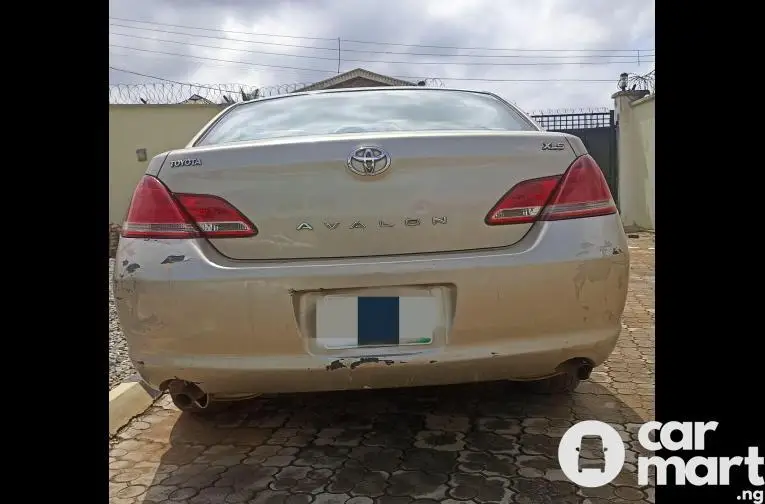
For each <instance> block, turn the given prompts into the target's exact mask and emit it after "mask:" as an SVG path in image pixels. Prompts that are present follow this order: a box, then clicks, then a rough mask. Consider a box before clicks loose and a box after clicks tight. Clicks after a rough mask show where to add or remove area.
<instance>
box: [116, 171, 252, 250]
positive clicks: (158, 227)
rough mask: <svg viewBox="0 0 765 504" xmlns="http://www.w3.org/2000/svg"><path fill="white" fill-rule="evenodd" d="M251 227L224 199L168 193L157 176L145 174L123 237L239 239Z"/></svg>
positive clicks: (123, 227) (249, 231)
mask: <svg viewBox="0 0 765 504" xmlns="http://www.w3.org/2000/svg"><path fill="white" fill-rule="evenodd" d="M257 233H258V231H257V229H256V228H255V226H254V225H253V224H252V223H251V222H250V221H249V219H247V218H246V217H245V216H244V215H242V214H241V213H240V212H239V211H238V210H237V209H236V208H234V207H233V206H232V205H231V204H230V203H228V202H227V201H226V200H224V199H222V198H219V197H218V196H211V195H206V194H172V193H171V192H170V190H169V189H168V188H167V187H165V185H164V184H163V183H162V182H160V181H159V179H157V178H155V177H152V176H149V175H145V176H144V177H143V178H142V179H141V181H140V182H139V183H138V187H136V189H135V192H134V193H133V199H132V200H131V202H130V208H129V209H128V214H127V217H126V218H125V223H124V224H123V225H122V236H124V237H125V238H163V239H168V238H171V239H172V238H198V237H205V238H240V237H247V236H255V235H256V234H257Z"/></svg>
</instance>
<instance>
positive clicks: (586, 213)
mask: <svg viewBox="0 0 765 504" xmlns="http://www.w3.org/2000/svg"><path fill="white" fill-rule="evenodd" d="M613 213H616V204H614V200H613V197H612V196H611V190H610V189H609V188H608V184H607V183H606V179H605V177H603V172H602V171H601V170H600V167H599V166H598V164H597V163H596V162H595V160H594V159H592V157H590V156H589V155H584V156H580V157H578V158H577V159H576V160H575V161H574V162H573V164H572V165H571V166H570V167H569V168H568V170H566V173H564V174H563V175H562V176H557V175H556V176H554V177H544V178H538V179H532V180H526V181H523V182H521V183H519V184H517V185H516V186H515V187H513V188H512V189H510V191H509V192H508V193H507V194H505V196H503V197H502V199H501V200H499V202H498V203H497V204H496V205H494V208H492V209H491V211H490V212H489V214H488V215H487V216H486V224H488V225H490V226H497V225H503V224H524V223H531V222H534V221H536V220H548V221H552V220H563V219H578V218H583V217H595V216H598V215H610V214H613Z"/></svg>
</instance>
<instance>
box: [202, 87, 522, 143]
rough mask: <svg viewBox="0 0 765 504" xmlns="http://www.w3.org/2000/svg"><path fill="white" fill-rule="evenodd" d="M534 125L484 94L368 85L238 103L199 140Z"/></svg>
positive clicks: (518, 128) (506, 128) (508, 128)
mask: <svg viewBox="0 0 765 504" xmlns="http://www.w3.org/2000/svg"><path fill="white" fill-rule="evenodd" d="M535 129H536V128H535V127H534V126H533V125H532V124H530V123H529V122H528V121H527V120H525V119H524V118H523V117H522V116H521V115H519V114H518V113H517V112H516V111H515V110H513V109H511V108H510V107H508V106H507V105H505V104H504V103H502V102H500V101H499V100H497V99H496V98H494V97H492V96H490V95H486V94H481V93H471V92H467V91H434V90H417V89H413V90H407V89H404V90H370V91H352V92H340V93H326V94H318V95H298V96H288V97H284V98H277V99H274V100H266V101H262V102H256V103H252V104H249V105H242V106H238V107H235V108H234V109H232V110H231V112H229V113H228V114H226V115H225V116H224V117H223V118H222V119H221V120H220V121H219V122H218V123H216V124H215V125H214V126H213V127H212V129H211V130H210V131H208V132H207V134H206V135H205V136H204V137H203V138H202V140H201V141H200V142H198V143H197V145H215V144H222V143H229V142H241V141H248V140H260V139H268V138H283V137H298V136H308V135H332V134H343V133H366V132H389V131H449V130H452V131H453V130H495V131H534V130H535Z"/></svg>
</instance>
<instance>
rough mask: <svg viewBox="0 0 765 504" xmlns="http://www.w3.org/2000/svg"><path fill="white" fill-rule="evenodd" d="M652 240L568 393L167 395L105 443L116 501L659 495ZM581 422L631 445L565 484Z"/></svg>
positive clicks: (490, 388)
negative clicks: (614, 321)
mask: <svg viewBox="0 0 765 504" xmlns="http://www.w3.org/2000/svg"><path fill="white" fill-rule="evenodd" d="M653 247H655V245H654V242H653V236H652V235H651V234H641V236H640V238H637V239H634V238H631V239H630V250H629V252H630V255H631V263H632V267H631V272H630V290H629V294H628V298H627V306H626V308H625V311H624V316H623V319H622V335H621V337H620V339H619V342H618V344H617V347H616V349H615V350H614V353H613V354H612V355H611V357H610V358H609V360H608V361H607V362H606V363H605V364H604V365H603V366H600V367H599V368H597V369H596V370H595V371H594V372H593V373H592V377H591V379H590V380H589V381H587V382H584V383H582V384H581V385H580V387H579V388H578V389H577V391H576V392H575V393H574V394H572V395H571V396H570V397H566V396H563V397H555V396H553V397H549V396H538V395H534V394H531V393H529V392H528V391H527V390H526V389H525V388H524V387H523V386H521V385H518V384H508V383H483V384H470V385H457V386H449V387H426V388H417V389H408V390H407V392H406V393H405V394H402V393H401V391H395V390H393V391H390V390H379V391H361V392H344V393H326V394H311V395H301V394H294V395H283V396H274V397H261V398H258V399H254V400H251V401H244V402H241V403H235V404H234V405H232V407H231V408H229V409H227V410H226V411H223V412H221V413H220V414H218V415H217V416H215V417H213V418H211V419H199V418H195V417H193V416H191V415H181V414H180V412H179V411H177V410H176V409H175V408H174V407H173V405H172V402H171V401H170V399H169V398H168V397H166V396H165V397H162V398H160V399H159V400H158V401H157V402H156V403H155V405H154V406H153V407H152V408H150V409H149V410H148V411H147V412H146V413H145V414H143V415H141V416H140V417H139V418H136V419H135V420H133V421H132V422H131V424H130V425H128V426H127V427H126V428H125V429H123V430H122V431H121V432H120V433H119V434H118V435H117V436H115V437H114V438H113V439H112V440H111V441H110V445H111V448H110V451H109V499H110V502H111V503H113V504H137V503H147V504H148V503H155V504H159V503H173V502H183V503H189V504H202V503H226V504H228V503H246V502H251V503H258V504H261V503H262V504H432V503H436V502H441V503H448V504H484V503H495V502H496V503H518V504H538V503H555V504H567V503H579V504H584V503H590V504H598V503H606V502H607V503H611V504H613V503H649V502H650V503H653V502H654V489H653V488H652V487H639V486H638V485H637V473H636V460H637V457H638V456H640V455H643V454H645V453H646V451H645V450H644V449H643V448H642V447H641V446H639V444H638V442H637V429H638V428H639V427H640V425H641V424H642V423H643V422H645V421H647V420H651V419H653V411H654V399H653V398H654V374H653V363H654V355H653V349H654V309H653V296H654V278H655V277H654V265H653V261H654V248H653ZM588 419H597V420H601V421H606V422H609V423H610V424H611V425H612V426H613V427H614V428H615V429H616V430H617V431H618V432H619V433H620V434H621V436H622V439H624V441H625V442H627V443H628V444H627V446H626V448H627V450H626V462H627V463H626V464H625V467H624V469H623V470H622V472H621V474H619V475H618V476H617V478H616V479H615V480H614V481H613V482H611V484H609V485H607V486H604V487H601V488H580V487H578V486H577V485H575V484H573V483H571V482H569V481H568V480H567V479H566V478H565V476H564V475H563V474H562V471H561V470H560V467H559V466H558V463H557V459H556V457H557V447H558V442H559V440H560V438H561V436H562V435H563V433H564V432H565V431H566V429H567V428H568V427H569V426H571V425H572V424H573V423H575V422H578V421H581V420H588ZM582 455H583V456H584V457H585V458H592V457H595V455H593V454H592V453H591V452H590V450H588V449H586V448H585V449H584V450H583V452H582Z"/></svg>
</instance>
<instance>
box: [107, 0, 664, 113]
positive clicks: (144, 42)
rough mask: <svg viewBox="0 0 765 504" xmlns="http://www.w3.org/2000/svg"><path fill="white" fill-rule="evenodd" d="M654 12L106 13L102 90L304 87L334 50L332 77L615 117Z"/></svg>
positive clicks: (345, 4) (401, 7) (324, 69)
mask: <svg viewBox="0 0 765 504" xmlns="http://www.w3.org/2000/svg"><path fill="white" fill-rule="evenodd" d="M654 12H655V4H654V1H653V0H626V1H622V2H615V1H613V0H492V1H488V0H416V1H415V0H258V1H254V0H130V1H125V0H110V13H109V16H110V18H109V24H110V26H109V44H110V47H109V58H110V67H115V68H119V69H120V70H126V71H127V72H125V71H120V70H114V69H112V68H110V70H109V84H110V85H116V84H142V83H156V84H155V85H157V84H159V83H162V82H163V81H162V80H161V79H167V80H171V81H177V82H181V83H195V84H203V85H217V84H228V85H233V84H240V85H246V86H248V87H251V88H257V87H261V88H266V89H271V88H272V87H275V86H289V85H292V86H294V85H295V84H298V83H299V84H309V83H313V82H316V81H319V80H323V79H326V78H329V77H332V76H333V75H336V74H337V71H338V40H337V39H338V38H339V39H340V44H339V45H340V52H339V56H340V72H345V71H348V70H352V69H354V68H358V67H361V68H365V69H367V70H371V71H373V72H377V73H381V74H385V75H389V76H394V77H400V78H405V79H407V80H412V81H417V80H422V79H429V80H428V82H429V83H433V84H434V85H443V86H446V87H450V88H463V89H475V90H482V91H491V92H494V93H497V94H499V95H500V96H502V97H503V98H504V99H506V100H508V101H512V102H513V103H516V104H517V105H519V106H520V107H521V108H523V109H524V110H526V111H527V112H534V111H544V110H554V109H571V108H576V109H579V108H595V107H609V108H611V107H612V105H613V100H612V99H611V95H612V94H613V93H614V92H615V91H617V81H618V79H619V74H620V73H622V72H628V73H634V74H645V73H647V72H649V71H651V70H653V69H654V63H653V61H655V56H654V55H655V50H654V40H655V31H654ZM427 46H430V47H427ZM137 49H141V50H140V51H139V50H137ZM353 60H361V61H353ZM593 63H594V64H593ZM128 72H133V73H128ZM136 73H137V74H143V75H136ZM164 85H165V86H169V87H170V88H172V87H173V86H176V85H174V84H170V83H167V82H165V84H164ZM168 89H169V88H168Z"/></svg>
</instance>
